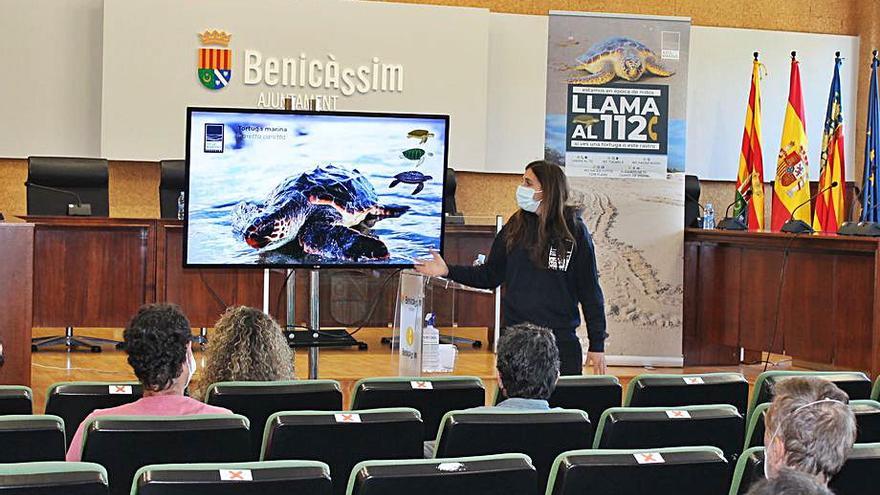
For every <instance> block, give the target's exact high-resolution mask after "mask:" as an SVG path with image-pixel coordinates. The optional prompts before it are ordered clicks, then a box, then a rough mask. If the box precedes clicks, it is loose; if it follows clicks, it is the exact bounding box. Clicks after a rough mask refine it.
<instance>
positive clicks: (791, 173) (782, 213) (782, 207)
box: [770, 52, 811, 230]
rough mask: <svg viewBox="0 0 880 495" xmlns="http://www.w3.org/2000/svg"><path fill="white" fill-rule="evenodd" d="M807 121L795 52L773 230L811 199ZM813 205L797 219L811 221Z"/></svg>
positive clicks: (786, 110)
mask: <svg viewBox="0 0 880 495" xmlns="http://www.w3.org/2000/svg"><path fill="white" fill-rule="evenodd" d="M805 128H806V122H805V120H804V97H803V94H802V93H801V72H800V70H799V69H798V61H797V59H796V58H795V53H794V52H792V54H791V79H790V80H789V85H788V106H787V107H786V108H785V121H784V122H783V124H782V142H781V144H780V145H779V156H778V157H777V162H776V180H775V182H774V183H773V211H772V215H771V217H770V224H771V229H772V230H780V229H781V228H782V225H783V224H785V222H786V221H788V219H790V218H792V212H793V211H794V210H795V208H797V207H798V206H799V205H801V204H803V203H804V202H808V201H809V200H810V179H809V165H808V163H807V132H806V129H805ZM810 217H811V215H810V205H809V204H806V205H804V206H803V207H802V208H798V209H797V212H796V213H795V216H794V220H802V221H803V222H804V223H806V224H809V223H810Z"/></svg>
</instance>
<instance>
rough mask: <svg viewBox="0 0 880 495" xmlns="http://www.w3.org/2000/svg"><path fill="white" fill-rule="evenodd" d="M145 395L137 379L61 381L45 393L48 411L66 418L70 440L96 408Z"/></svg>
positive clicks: (120, 403) (134, 399)
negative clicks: (132, 380) (120, 380)
mask: <svg viewBox="0 0 880 495" xmlns="http://www.w3.org/2000/svg"><path fill="white" fill-rule="evenodd" d="M143 395H144V387H143V385H141V384H140V383H138V382H62V383H55V384H53V385H52V386H50V387H49V391H48V392H46V414H54V415H56V416H59V417H61V419H63V420H64V431H65V432H66V434H67V443H68V444H69V443H70V441H71V440H72V439H73V435H74V434H75V433H76V429H77V428H79V424H80V423H82V422H83V420H84V419H86V416H88V415H89V414H91V413H92V411H94V410H95V409H107V408H110V407H116V406H121V405H123V404H128V403H129V402H134V401H136V400H138V399H140V398H141V397H142V396H143Z"/></svg>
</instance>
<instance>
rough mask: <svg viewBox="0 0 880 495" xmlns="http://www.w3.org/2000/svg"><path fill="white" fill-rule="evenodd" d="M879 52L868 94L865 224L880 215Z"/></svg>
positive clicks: (863, 193)
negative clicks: (879, 168) (879, 177)
mask: <svg viewBox="0 0 880 495" xmlns="http://www.w3.org/2000/svg"><path fill="white" fill-rule="evenodd" d="M877 65H878V61H877V51H876V50H875V51H874V60H873V61H872V62H871V90H870V92H869V94H868V126H867V130H866V131H865V134H866V136H865V172H864V176H865V178H864V181H863V182H862V217H861V220H862V221H863V222H876V221H877V217H878V215H880V208H877V201H878V200H880V184H878V183H877V180H876V179H877V152H878V151H880V121H878V120H880V115H878V113H880V106H878V105H880V102H878V98H877Z"/></svg>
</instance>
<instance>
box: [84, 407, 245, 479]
mask: <svg viewBox="0 0 880 495" xmlns="http://www.w3.org/2000/svg"><path fill="white" fill-rule="evenodd" d="M249 455H250V432H249V431H248V420H247V418H245V417H244V416H239V415H237V414H230V415H213V414H206V415H193V416H99V417H97V418H93V419H90V420H89V421H88V423H87V424H86V425H85V428H84V430H83V445H82V460H84V461H88V462H95V463H98V464H100V465H102V466H104V467H105V468H107V474H108V475H109V481H110V493H111V494H114V495H123V494H127V493H129V490H130V489H131V480H132V477H133V476H134V474H135V472H137V470H138V469H140V468H141V467H143V466H147V465H150V464H170V463H182V462H243V461H246V460H247V458H248V456H249Z"/></svg>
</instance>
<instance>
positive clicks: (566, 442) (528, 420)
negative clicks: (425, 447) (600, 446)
mask: <svg viewBox="0 0 880 495" xmlns="http://www.w3.org/2000/svg"><path fill="white" fill-rule="evenodd" d="M592 438H593V427H592V425H591V424H590V420H589V418H587V413H585V412H583V411H576V410H568V409H551V410H548V411H534V412H532V411H528V412H524V411H511V410H499V409H486V410H481V411H472V412H471V411H452V412H449V413H447V414H446V415H445V416H444V417H443V420H442V421H441V422H440V431H439V432H438V433H437V443H436V451H435V455H434V457H436V458H446V457H465V456H475V455H488V454H504V453H509V452H518V453H522V454H526V455H527V456H529V458H531V459H532V462H533V464H534V466H535V469H536V470H537V472H538V491H539V493H543V492H544V488H545V487H546V484H547V475H548V473H549V472H550V466H551V465H552V464H553V460H554V459H556V456H558V455H559V454H561V453H563V452H566V451H569V450H578V449H584V448H589V447H590V443H591V439H592Z"/></svg>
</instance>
